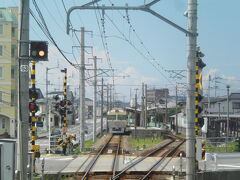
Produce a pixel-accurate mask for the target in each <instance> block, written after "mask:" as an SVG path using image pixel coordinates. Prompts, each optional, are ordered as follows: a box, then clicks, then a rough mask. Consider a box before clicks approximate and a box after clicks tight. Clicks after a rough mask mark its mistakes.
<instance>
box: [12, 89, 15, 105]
mask: <svg viewBox="0 0 240 180" xmlns="http://www.w3.org/2000/svg"><path fill="white" fill-rule="evenodd" d="M14 96H15V91H14V90H13V89H12V90H11V106H14V105H15V102H14V101H15V98H14Z"/></svg>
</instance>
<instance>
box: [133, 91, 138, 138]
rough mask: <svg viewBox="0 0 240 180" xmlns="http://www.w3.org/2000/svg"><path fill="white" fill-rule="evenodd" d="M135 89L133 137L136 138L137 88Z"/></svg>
mask: <svg viewBox="0 0 240 180" xmlns="http://www.w3.org/2000/svg"><path fill="white" fill-rule="evenodd" d="M135 91H136V93H135V121H134V138H135V139H136V135H137V91H138V88H136V89H135Z"/></svg>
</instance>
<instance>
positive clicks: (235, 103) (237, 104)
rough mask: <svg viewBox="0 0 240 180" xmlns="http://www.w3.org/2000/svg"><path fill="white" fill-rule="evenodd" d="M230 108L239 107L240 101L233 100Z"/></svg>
mask: <svg viewBox="0 0 240 180" xmlns="http://www.w3.org/2000/svg"><path fill="white" fill-rule="evenodd" d="M232 108H233V109H240V102H233V103H232Z"/></svg>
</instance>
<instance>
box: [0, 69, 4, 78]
mask: <svg viewBox="0 0 240 180" xmlns="http://www.w3.org/2000/svg"><path fill="white" fill-rule="evenodd" d="M0 79H3V67H0Z"/></svg>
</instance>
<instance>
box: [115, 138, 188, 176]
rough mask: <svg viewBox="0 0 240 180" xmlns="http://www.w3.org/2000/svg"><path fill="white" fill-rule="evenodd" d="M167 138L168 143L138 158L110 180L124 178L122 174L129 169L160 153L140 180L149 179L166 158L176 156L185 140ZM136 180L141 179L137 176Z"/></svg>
mask: <svg viewBox="0 0 240 180" xmlns="http://www.w3.org/2000/svg"><path fill="white" fill-rule="evenodd" d="M168 136H169V137H170V138H171V141H170V142H168V143H166V144H165V145H163V146H160V147H157V148H155V149H153V150H152V151H151V152H149V153H148V154H147V155H145V156H143V157H141V158H139V159H138V160H136V161H135V162H133V163H131V164H129V165H128V166H127V167H125V168H124V169H123V170H122V171H120V172H119V173H118V174H116V175H115V176H113V177H112V178H111V179H112V180H117V179H120V178H121V176H124V174H126V172H127V171H128V170H129V169H131V168H133V167H134V166H136V165H137V164H139V163H140V162H142V161H143V160H144V159H146V158H147V157H150V156H156V154H157V155H158V154H159V153H160V154H161V158H160V159H159V160H158V161H157V162H156V163H154V164H153V165H152V166H151V168H150V169H149V170H148V172H147V173H146V174H145V175H144V176H143V177H142V180H145V179H149V178H150V177H151V175H152V174H153V171H154V170H155V169H156V167H157V166H159V164H160V163H161V162H163V161H164V159H165V158H166V157H172V158H173V156H176V152H177V151H178V148H179V147H180V146H181V145H182V144H183V143H184V142H185V139H183V138H180V137H178V136H175V135H168ZM123 179H124V178H123ZM137 179H141V178H139V176H138V178H137Z"/></svg>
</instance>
